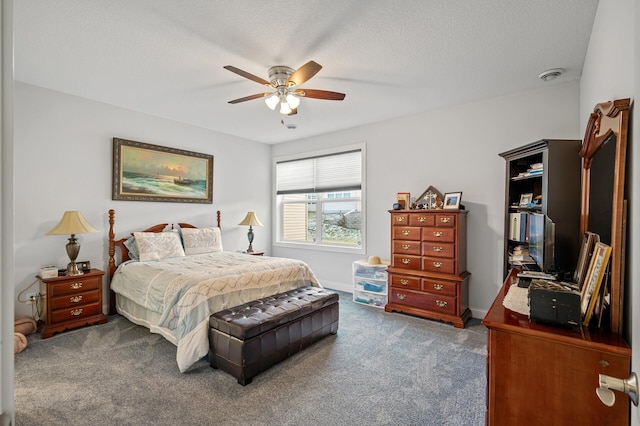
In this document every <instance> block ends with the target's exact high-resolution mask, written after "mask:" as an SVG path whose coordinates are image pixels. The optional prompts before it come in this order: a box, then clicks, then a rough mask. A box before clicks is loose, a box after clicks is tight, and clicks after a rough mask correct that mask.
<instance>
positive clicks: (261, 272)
mask: <svg viewBox="0 0 640 426" xmlns="http://www.w3.org/2000/svg"><path fill="white" fill-rule="evenodd" d="M216 221H217V226H214V227H210V228H198V227H195V226H193V225H191V224H188V223H175V224H170V223H161V224H157V225H154V226H152V227H150V228H147V229H145V230H143V231H139V232H132V233H130V234H129V235H126V236H125V237H124V238H120V239H118V240H116V239H115V231H114V227H115V210H113V209H112V210H109V280H110V297H109V310H110V313H111V314H114V313H116V312H117V313H118V314H120V315H122V316H124V317H126V318H127V319H129V320H130V321H131V322H133V323H135V324H139V325H142V326H144V327H147V328H148V329H149V330H150V331H151V332H152V333H158V334H160V335H162V336H164V337H165V338H166V339H167V340H168V341H170V342H171V343H173V344H174V345H176V347H177V352H176V361H177V364H178V368H179V370H180V372H185V371H187V370H188V369H189V368H190V367H191V366H192V365H193V364H194V363H195V362H197V361H198V360H199V359H201V358H203V357H204V356H206V355H207V353H208V350H209V341H208V324H209V317H210V315H211V314H213V313H216V312H219V311H221V310H224V309H228V308H231V307H234V306H238V305H241V304H244V303H247V302H250V301H252V300H256V299H260V298H262V297H267V296H271V295H274V294H278V293H282V292H285V291H289V290H293V289H296V288H300V287H306V286H314V287H322V286H321V285H320V283H319V282H318V280H317V279H316V277H315V275H314V274H313V272H312V271H311V269H310V268H309V266H308V265H307V264H306V263H304V262H302V261H300V260H295V259H287V258H278V257H268V256H251V255H247V254H244V253H235V252H226V251H224V250H223V246H222V237H221V233H220V212H219V211H218V212H217V213H216ZM118 254H119V256H118Z"/></svg>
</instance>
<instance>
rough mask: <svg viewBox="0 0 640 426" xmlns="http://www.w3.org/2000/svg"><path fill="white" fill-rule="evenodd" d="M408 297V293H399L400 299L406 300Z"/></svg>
mask: <svg viewBox="0 0 640 426" xmlns="http://www.w3.org/2000/svg"><path fill="white" fill-rule="evenodd" d="M406 298H407V295H406V294H402V293H398V299H400V300H404V299H406Z"/></svg>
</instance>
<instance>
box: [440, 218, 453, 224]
mask: <svg viewBox="0 0 640 426" xmlns="http://www.w3.org/2000/svg"><path fill="white" fill-rule="evenodd" d="M440 222H442V223H449V222H451V218H450V217H441V218H440Z"/></svg>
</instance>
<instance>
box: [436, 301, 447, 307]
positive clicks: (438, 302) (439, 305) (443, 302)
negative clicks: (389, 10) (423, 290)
mask: <svg viewBox="0 0 640 426" xmlns="http://www.w3.org/2000/svg"><path fill="white" fill-rule="evenodd" d="M436 305H438V307H440V308H444V307H445V306H447V302H445V301H444V300H436Z"/></svg>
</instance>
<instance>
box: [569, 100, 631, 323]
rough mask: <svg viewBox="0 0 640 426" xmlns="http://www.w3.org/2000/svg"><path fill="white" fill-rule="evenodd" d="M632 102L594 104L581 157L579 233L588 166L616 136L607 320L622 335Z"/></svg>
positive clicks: (585, 216) (585, 214)
mask: <svg viewBox="0 0 640 426" xmlns="http://www.w3.org/2000/svg"><path fill="white" fill-rule="evenodd" d="M630 104H631V100H630V99H629V98H627V99H618V100H615V101H609V102H604V103H600V104H597V105H596V106H595V108H594V109H593V112H592V113H591V115H590V117H589V123H588V124H587V129H586V132H585V135H584V141H583V143H582V149H581V150H580V157H582V202H581V209H580V232H581V234H582V235H584V233H585V232H586V231H589V229H587V228H588V226H589V206H590V202H591V200H590V190H591V165H592V161H593V159H594V157H595V156H596V154H597V153H598V151H599V150H600V148H602V147H603V146H604V144H605V143H606V142H607V141H608V140H609V138H611V137H612V136H615V142H614V143H615V144H616V148H615V161H614V170H613V188H612V189H611V190H612V199H613V201H612V202H613V205H612V210H611V216H612V217H611V241H610V243H609V245H610V246H611V258H610V285H611V286H610V297H611V299H610V316H611V322H610V323H611V331H612V332H614V333H618V334H622V311H623V300H624V299H623V295H624V279H623V275H624V268H625V265H624V248H625V247H624V245H625V234H626V231H625V229H624V228H625V226H626V222H625V216H626V215H625V199H624V186H625V173H626V170H625V166H626V158H627V128H628V123H629V106H630Z"/></svg>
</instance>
